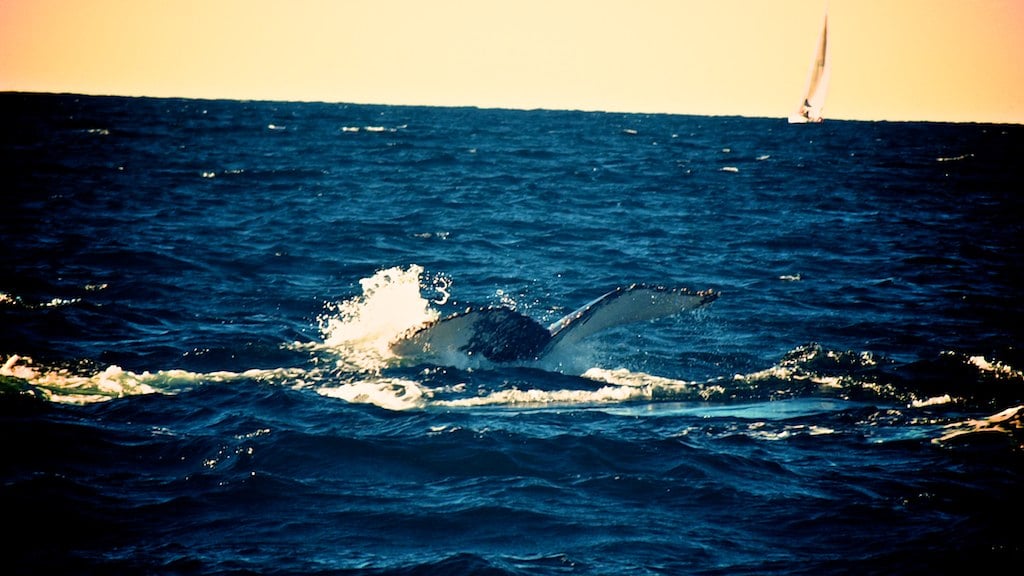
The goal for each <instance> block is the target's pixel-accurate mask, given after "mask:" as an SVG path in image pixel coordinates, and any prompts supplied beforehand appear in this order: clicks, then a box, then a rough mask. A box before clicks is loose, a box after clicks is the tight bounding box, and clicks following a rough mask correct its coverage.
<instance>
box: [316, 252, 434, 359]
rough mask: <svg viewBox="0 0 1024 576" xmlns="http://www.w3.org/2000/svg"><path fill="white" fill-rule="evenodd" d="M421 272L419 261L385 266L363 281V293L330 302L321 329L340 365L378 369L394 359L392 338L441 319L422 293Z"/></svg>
mask: <svg viewBox="0 0 1024 576" xmlns="http://www.w3.org/2000/svg"><path fill="white" fill-rule="evenodd" d="M422 274H423V268H422V267H420V266H416V265H411V266H409V267H408V268H401V267H394V268H388V269H386V270H380V271H378V272H377V273H376V274H374V275H373V276H371V277H370V278H364V279H362V280H360V282H359V284H360V286H361V287H362V291H363V293H362V294H361V295H359V296H355V297H353V298H350V299H348V300H344V301H342V302H337V303H332V304H329V305H328V306H327V308H328V312H327V313H325V314H324V315H323V316H321V317H320V332H321V334H322V335H323V346H324V347H325V348H327V349H328V350H330V351H332V352H334V353H336V354H337V355H338V364H339V367H342V368H347V369H352V370H356V371H362V372H371V373H379V372H380V371H381V370H382V369H383V368H384V367H385V366H386V365H387V363H388V361H389V360H391V359H393V358H394V357H395V356H394V354H393V353H392V352H391V350H390V348H389V345H390V344H391V343H392V342H394V341H395V340H396V339H397V338H398V337H399V336H401V335H402V334H405V333H406V332H408V331H410V330H413V329H415V328H417V327H419V326H422V325H423V324H425V323H428V322H432V321H434V320H437V319H438V318H439V316H440V314H439V313H438V312H437V311H436V310H434V309H433V308H431V306H430V302H429V301H428V300H426V299H425V298H423V296H422V295H421V293H420V290H421V275H422Z"/></svg>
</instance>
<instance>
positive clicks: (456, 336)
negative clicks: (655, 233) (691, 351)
mask: <svg viewBox="0 0 1024 576" xmlns="http://www.w3.org/2000/svg"><path fill="white" fill-rule="evenodd" d="M717 298H718V292H713V291H710V290H705V291H700V292H694V291H692V290H689V289H686V288H664V287H660V286H647V285H643V284H634V285H632V286H629V287H625V288H616V289H615V290H612V291H611V292H608V293H606V294H604V295H602V296H601V297H599V298H597V299H595V300H593V301H591V302H589V303H587V304H586V305H584V306H583V307H581V308H579V309H577V310H575V311H573V312H572V313H570V314H568V315H566V316H565V317H564V318H562V319H561V320H559V321H557V322H555V323H554V324H551V326H549V327H547V328H545V327H544V326H542V325H541V324H540V323H538V322H537V321H536V320H534V319H532V318H530V317H528V316H524V315H523V314H520V313H519V312H516V311H515V310H512V309H510V308H481V309H470V310H467V311H465V312H462V313H459V314H455V315H452V316H448V317H446V318H443V319H441V320H438V321H435V322H431V323H429V324H427V325H425V326H422V327H420V328H418V329H416V330H414V331H412V332H411V333H408V334H406V335H404V336H402V337H400V338H399V339H398V340H397V341H396V342H394V343H392V344H391V350H392V352H394V353H395V354H397V355H399V356H403V357H416V358H421V359H427V360H432V361H437V362H441V363H447V362H446V359H449V358H451V357H452V355H455V354H463V355H469V356H474V355H481V356H483V357H484V358H486V359H488V360H490V361H492V362H515V361H530V360H538V359H541V358H543V357H545V356H547V355H549V354H553V353H556V352H559V351H562V350H564V349H565V348H567V347H569V346H571V345H573V344H575V343H577V342H579V341H580V340H583V339H584V338H586V337H588V336H591V335H593V334H596V333H598V332H601V331H602V330H606V329H608V328H612V327H614V326H621V325H623V324H630V323H633V322H641V321H645V320H654V319H656V318H662V317H665V316H672V315H675V314H679V313H681V312H685V311H687V310H693V309H696V308H700V307H702V306H706V305H707V304H710V303H711V302H714V301H715V299H717Z"/></svg>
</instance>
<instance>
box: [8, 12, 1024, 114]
mask: <svg viewBox="0 0 1024 576" xmlns="http://www.w3.org/2000/svg"><path fill="white" fill-rule="evenodd" d="M827 4H828V13H829V27H830V28H829V36H830V47H831V50H832V52H831V54H832V58H833V60H832V63H833V71H832V82H831V85H830V91H829V97H828V101H827V104H826V108H825V115H826V117H829V118H848V119H876V120H877V119H888V120H951V121H980V122H1013V123H1024V1H1022V0H972V1H965V0H831V1H829V2H828V3H827ZM825 6H826V2H824V1H821V0H773V1H771V2H764V1H759V0H629V1H625V0H618V1H607V0H512V1H506V0H433V1H420V0H276V1H261V0H0V90H18V91H44V92H77V93H87V94H119V95H150V96H189V97H210V98H240V99H281V100H319V101H331V102H366V103H389V104H428V105H431V104H436V105H473V106H481V107H504V108H560V109H561V108H565V109H585V110H612V111H631V112H669V113H688V114H738V115H745V116H774V117H785V116H787V115H788V114H789V113H790V112H792V110H793V109H794V108H795V106H796V104H797V102H798V101H799V99H800V97H801V94H800V91H801V90H802V88H803V85H804V82H805V79H806V75H807V70H808V66H809V65H810V62H811V58H812V56H813V50H814V47H815V43H816V41H817V36H818V34H819V33H820V26H821V22H822V19H823V16H824V13H825Z"/></svg>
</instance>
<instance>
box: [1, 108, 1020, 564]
mask: <svg viewBox="0 0 1024 576" xmlns="http://www.w3.org/2000/svg"><path fill="white" fill-rule="evenodd" d="M0 105H2V109H3V110H4V112H5V129H4V130H3V135H2V136H0V142H2V153H3V157H4V160H5V162H4V163H5V165H6V169H5V171H4V176H3V180H4V190H5V191H4V193H3V198H4V201H3V204H4V208H3V211H2V213H0V241H2V242H0V360H2V361H3V363H4V364H3V367H2V373H0V374H2V378H3V380H2V385H3V388H2V390H3V393H2V394H0V434H2V437H3V439H4V440H3V442H2V443H0V480H2V483H0V509H2V510H3V517H4V520H5V522H4V525H5V529H6V533H7V536H5V537H3V539H2V542H3V544H2V550H3V558H4V561H3V565H4V572H5V573H8V574H34V573H46V574H57V573H68V574H835V573H854V574H935V573H952V572H957V571H961V570H969V571H971V572H978V571H981V570H983V569H986V568H991V567H996V566H1002V565H1006V564H1008V563H1013V562H1019V561H1020V560H1021V559H1022V556H1024V540H1022V536H1024V533H1022V531H1021V528H1020V518H1021V514H1022V513H1024V491H1022V490H1021V488H1022V486H1024V482H1022V481H1024V424H1022V417H1024V373H1022V368H1024V354H1022V352H1021V349H1020V344H1021V341H1022V338H1021V336H1022V328H1021V327H1022V326H1024V317H1022V312H1021V305H1020V302H1021V299H1022V297H1024V278H1022V274H1021V267H1022V263H1024V251H1022V240H1024V226H1022V220H1021V217H1020V214H1021V213H1024V196H1022V194H1021V192H1020V191H1021V190H1022V189H1024V169H1022V168H1021V166H1022V163H1021V162H1020V158H1021V153H1022V152H1024V127H1021V126H999V125H942V124H914V123H862V122H826V123H825V124H823V125H814V126H812V125H804V126H790V125H787V124H786V123H785V121H784V120H776V119H748V118H708V117H695V116H668V115H627V114H603V113H583V112H553V111H503V110H477V109H458V108H455V109H453V108H418V107H383V106H356V105H343V104H315V103H270V102H240V101H198V100H175V99H127V98H94V97H78V96H67V95H65V96H54V95H24V94H0ZM637 282H642V283H649V284H656V285H663V286H671V287H675V286H683V287H689V288H692V289H695V290H701V289H712V290H716V291H720V292H721V296H720V298H719V299H718V300H717V301H716V302H714V303H713V304H712V305H710V306H709V307H706V308H703V309H700V310H698V311H695V312H686V313H683V314H681V315H678V316H674V317H670V318H664V319H661V320H656V321H652V322H645V323H640V324H632V325H629V326H622V327H616V328H612V329H610V330H609V331H607V332H604V333H602V334H599V335H595V336H594V337H593V338H590V339H588V340H586V341H584V342H582V343H580V345H579V346H578V348H577V349H575V350H574V351H573V353H572V354H571V355H570V356H569V357H567V358H561V359H559V360H558V361H557V362H554V361H530V362H518V363H515V364H511V365H507V364H496V363H492V362H488V361H486V360H485V359H481V358H474V357H464V358H453V359H452V361H451V362H443V363H423V362H420V361H417V360H416V359H415V358H396V357H394V356H393V355H392V354H390V353H389V348H388V343H390V342H391V341H392V340H393V339H395V338H396V337H397V336H398V335H399V334H401V333H402V332H403V331H405V330H407V329H410V328H415V327H416V326H419V325H420V324H422V323H423V322H428V321H430V320H432V319H435V318H437V317H443V316H446V315H449V314H452V313H456V312H458V311H461V310H464V309H465V308H467V307H470V306H473V307H481V306H508V307H511V308H514V309H515V310H517V311H518V312H520V313H522V314H525V315H527V316H530V317H532V318H535V319H537V320H538V321H540V322H541V323H543V324H547V323H550V322H554V321H555V320H557V319H559V318H560V317H561V316H562V315H564V314H566V313H568V312H569V311H571V310H573V309H574V308H576V307H578V306H580V305H582V304H584V303H586V302H588V301H590V300H592V299H594V298H596V297H598V296H600V295H601V294H603V293H605V292H607V291H608V290H611V289H613V288H616V287H619V286H626V285H630V284H633V283H637ZM1011 565H1012V564H1011Z"/></svg>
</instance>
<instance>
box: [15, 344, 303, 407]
mask: <svg viewBox="0 0 1024 576" xmlns="http://www.w3.org/2000/svg"><path fill="white" fill-rule="evenodd" d="M310 375H311V373H310V372H308V371H306V370H302V369H299V368H274V369H253V370H246V371H244V372H228V371H220V372H207V373H201V372H189V371H188V370H159V371H157V372H148V371H146V372H141V373H137V372H132V371H130V370H124V369H123V368H121V367H120V366H108V367H107V368H105V369H103V370H101V371H99V372H96V373H93V374H85V375H82V374H74V373H72V371H71V370H69V369H66V368H45V367H42V366H37V365H35V364H34V362H33V361H32V359H31V358H28V357H24V356H18V355H14V356H11V357H10V358H8V359H7V360H6V361H5V362H4V364H3V367H0V376H9V377H12V378H18V379H21V380H24V381H25V382H28V383H29V384H31V385H32V386H34V387H35V388H36V389H37V390H40V391H42V392H43V394H44V396H45V397H46V399H47V400H50V401H52V402H58V403H64V404H90V403H94V402H105V401H108V400H112V399H114V398H123V397H126V396H138V395H142V394H175V393H177V392H180V391H181V390H184V389H188V388H191V387H194V386H196V385H198V384H201V383H206V382H231V381H238V380H264V381H285V380H291V381H293V382H296V384H297V385H300V386H301V385H302V383H303V381H304V379H306V378H308V377H309V376H310Z"/></svg>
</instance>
